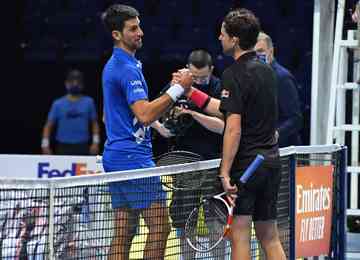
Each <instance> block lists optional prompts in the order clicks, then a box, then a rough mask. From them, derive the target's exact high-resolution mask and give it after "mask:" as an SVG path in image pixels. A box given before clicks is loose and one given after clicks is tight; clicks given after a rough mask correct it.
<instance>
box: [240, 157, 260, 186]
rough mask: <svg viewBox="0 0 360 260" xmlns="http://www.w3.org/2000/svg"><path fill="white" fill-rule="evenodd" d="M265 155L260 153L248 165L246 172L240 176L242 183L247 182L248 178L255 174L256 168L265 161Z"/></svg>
mask: <svg viewBox="0 0 360 260" xmlns="http://www.w3.org/2000/svg"><path fill="white" fill-rule="evenodd" d="M264 159H265V158H264V156H262V155H261V154H258V155H257V156H256V158H255V160H254V161H252V163H251V164H250V165H249V167H247V169H246V170H245V172H244V174H243V175H242V176H241V178H240V182H241V183H246V182H247V181H248V179H249V178H250V177H251V175H253V173H254V172H255V171H256V169H257V168H258V167H259V166H260V164H261V163H262V162H263V161H264Z"/></svg>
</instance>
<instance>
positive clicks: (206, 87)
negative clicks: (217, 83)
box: [193, 82, 210, 90]
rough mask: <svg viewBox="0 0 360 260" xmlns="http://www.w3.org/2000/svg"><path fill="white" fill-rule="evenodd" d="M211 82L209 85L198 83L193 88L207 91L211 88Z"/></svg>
mask: <svg viewBox="0 0 360 260" xmlns="http://www.w3.org/2000/svg"><path fill="white" fill-rule="evenodd" d="M209 85H210V82H209V83H205V84H197V83H195V82H194V83H193V86H194V87H195V88H197V89H199V90H206V89H208V88H209Z"/></svg>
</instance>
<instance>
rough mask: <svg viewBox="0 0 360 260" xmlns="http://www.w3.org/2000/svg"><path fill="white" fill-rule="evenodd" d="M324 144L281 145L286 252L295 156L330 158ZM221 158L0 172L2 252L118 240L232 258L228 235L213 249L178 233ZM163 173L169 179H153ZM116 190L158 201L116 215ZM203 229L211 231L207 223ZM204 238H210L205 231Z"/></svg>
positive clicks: (101, 248)
mask: <svg viewBox="0 0 360 260" xmlns="http://www.w3.org/2000/svg"><path fill="white" fill-rule="evenodd" d="M324 149H325V148H324V147H313V148H312V149H309V148H294V147H292V148H287V149H283V150H281V162H282V181H281V188H280V193H279V200H278V225H279V230H280V237H281V241H282V243H283V246H284V248H285V251H286V254H287V256H288V257H289V256H290V255H291V254H290V250H291V247H292V242H291V229H292V227H293V225H294V224H293V223H292V222H291V197H292V195H291V176H292V175H293V174H294V172H293V171H294V167H293V166H294V165H293V164H294V161H293V159H294V156H298V158H299V159H300V160H299V162H298V163H303V164H306V163H311V162H312V161H316V162H317V163H328V162H329V160H328V159H329V158H330V162H331V159H332V160H334V158H333V157H332V156H331V155H332V153H333V152H334V151H336V149H338V147H337V146H327V147H326V149H325V150H324ZM316 154H320V155H321V156H320V155H316ZM323 154H325V155H323ZM328 157H329V158H328ZM219 163H220V160H218V159H217V160H209V161H195V162H190V163H184V164H177V165H169V166H161V167H156V168H149V169H141V170H131V171H124V172H115V173H106V174H97V175H91V176H79V177H71V178H62V179H48V180H44V179H40V180H38V179H37V180H25V179H2V180H1V183H0V258H1V259H29V260H40V259H111V256H115V255H116V254H120V252H119V251H117V250H115V249H114V248H119V246H118V245H119V244H122V245H123V247H122V252H123V253H124V254H129V256H130V259H159V258H158V255H159V248H165V250H164V251H165V255H164V257H163V258H164V259H174V260H175V259H179V260H180V259H230V244H229V242H224V244H223V245H222V246H220V247H219V248H217V249H216V250H214V251H213V252H209V253H196V254H195V253H194V252H193V251H192V250H191V249H190V248H189V247H186V245H185V244H184V243H185V241H184V239H183V227H184V224H185V220H186V216H187V215H188V214H189V213H190V210H191V209H192V208H193V207H194V206H195V205H196V204H197V203H198V202H199V200H200V199H201V198H202V197H203V196H207V195H210V194H212V193H213V192H214V187H213V186H212V184H213V183H214V181H215V179H216V174H217V172H218V167H219ZM196 174H199V175H200V174H201V175H206V176H207V177H206V182H204V184H203V185H201V187H197V188H196V189H187V190H174V189H172V186H171V185H168V182H169V180H173V181H175V180H179V179H186V178H187V177H189V178H195V177H194V176H196ZM164 180H166V183H167V185H164V184H165V183H163V185H158V184H159V181H163V182H164ZM116 183H126V184H127V185H126V186H127V187H136V188H137V189H131V188H129V189H128V190H125V191H124V190H119V191H117V190H116ZM160 184H161V182H160ZM159 187H160V188H161V190H160V188H159ZM139 188H140V191H141V192H138V191H139ZM110 190H111V193H110ZM134 190H137V191H136V192H135V191H134ZM116 192H118V193H117V195H118V196H125V197H126V198H127V199H129V200H131V201H132V202H133V203H134V204H135V205H137V206H135V208H137V207H146V205H148V204H149V203H151V202H156V205H157V206H156V207H154V208H152V210H146V212H144V211H141V210H137V209H133V208H134V207H133V206H134V205H125V206H126V207H128V211H127V212H126V216H123V215H121V216H120V215H118V213H117V212H116V211H115V210H113V206H112V204H114V203H115V202H114V201H113V200H112V198H111V194H115V193H116ZM139 205H140V206H139ZM144 205H145V206H144ZM199 222H201V221H199ZM205 230H206V229H205ZM208 230H209V231H208V232H211V227H208ZM202 239H204V240H206V239H209V238H208V237H207V232H204V234H203V238H202ZM147 241H148V246H146V247H145V245H146V242H147ZM149 245H150V246H149ZM251 248H252V256H253V259H262V257H263V253H262V252H261V249H260V246H259V243H258V242H257V241H256V239H255V236H254V234H253V238H252V241H251ZM160 251H161V250H160ZM112 259H115V258H112Z"/></svg>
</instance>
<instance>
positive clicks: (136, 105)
mask: <svg viewBox="0 0 360 260" xmlns="http://www.w3.org/2000/svg"><path fill="white" fill-rule="evenodd" d="M102 19H103V22H104V25H105V27H106V29H107V30H108V31H109V32H110V34H111V37H112V39H113V42H114V50H113V54H112V56H111V57H110V59H109V60H108V62H107V63H106V65H105V67H104V69H103V74H102V85H103V95H104V112H105V128H106V134H107V140H106V143H105V148H104V153H103V166H104V169H105V171H106V172H111V171H122V170H130V169H139V168H149V167H154V166H155V164H154V162H153V161H152V147H151V135H150V126H151V124H152V123H153V122H155V121H156V120H157V119H158V118H159V117H160V116H161V115H162V114H163V113H164V112H165V111H166V110H167V109H168V108H169V107H170V106H171V105H172V104H173V103H174V102H175V101H176V100H177V99H178V98H179V97H180V96H181V95H182V94H183V93H184V91H186V90H188V89H189V88H190V87H191V85H192V77H191V73H189V72H188V71H183V72H182V73H181V75H182V76H181V78H180V80H177V83H176V84H173V85H172V86H171V87H170V88H169V89H168V90H167V91H166V93H164V94H163V95H162V96H160V97H159V98H157V99H155V100H153V101H151V102H150V101H149V100H148V87H147V84H146V81H145V79H144V76H143V73H142V67H141V63H140V61H138V60H137V59H136V58H135V53H136V51H137V50H138V49H140V48H141V46H142V37H143V35H144V34H143V31H142V30H141V28H140V20H139V13H138V11H137V10H136V9H134V8H132V7H130V6H126V5H119V4H115V5H112V6H110V7H109V8H108V9H107V10H106V11H105V13H104V14H103V16H102ZM109 188H110V193H111V198H112V207H113V208H114V209H115V216H116V217H115V218H116V220H115V235H114V239H113V242H112V246H111V255H110V258H109V259H117V260H119V259H128V257H129V251H130V246H131V238H132V234H131V230H132V225H131V224H133V223H131V219H130V214H132V212H134V211H135V212H140V213H141V214H142V216H143V218H144V220H145V224H146V225H147V227H148V229H149V233H148V236H147V240H146V245H145V250H144V256H143V259H150V258H151V259H159V260H160V259H164V251H165V247H166V242H167V236H168V234H169V232H170V226H169V223H168V213H167V210H166V205H165V193H164V191H163V190H162V186H161V183H160V179H159V178H158V177H154V178H146V179H139V180H129V181H126V182H117V183H111V184H110V186H109Z"/></svg>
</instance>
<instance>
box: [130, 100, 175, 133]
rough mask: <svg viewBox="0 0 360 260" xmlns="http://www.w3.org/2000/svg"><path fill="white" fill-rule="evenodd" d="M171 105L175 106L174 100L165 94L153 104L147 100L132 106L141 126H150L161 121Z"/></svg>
mask: <svg viewBox="0 0 360 260" xmlns="http://www.w3.org/2000/svg"><path fill="white" fill-rule="evenodd" d="M171 104H173V100H172V99H171V98H170V96H169V95H167V94H164V95H162V96H160V97H159V98H157V99H155V100H153V101H151V102H148V101H146V100H140V101H137V102H136V103H134V104H133V105H132V110H133V112H134V114H135V116H136V118H137V119H138V120H139V121H140V123H141V124H143V125H144V126H149V125H151V124H152V123H153V122H154V121H156V120H157V119H159V117H160V116H161V115H162V114H163V113H165V111H166V110H167V109H168V108H169V107H170V105H171Z"/></svg>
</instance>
